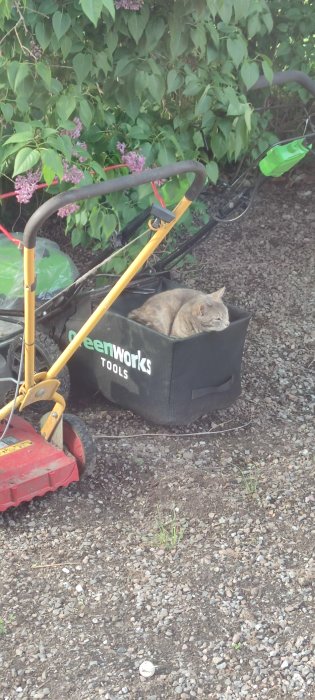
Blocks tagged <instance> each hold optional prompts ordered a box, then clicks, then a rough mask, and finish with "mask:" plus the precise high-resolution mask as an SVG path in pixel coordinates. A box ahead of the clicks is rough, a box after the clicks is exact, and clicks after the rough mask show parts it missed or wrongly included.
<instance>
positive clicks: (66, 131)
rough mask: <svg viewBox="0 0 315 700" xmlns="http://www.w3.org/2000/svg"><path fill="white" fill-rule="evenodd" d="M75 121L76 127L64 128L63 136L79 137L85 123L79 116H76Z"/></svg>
mask: <svg viewBox="0 0 315 700" xmlns="http://www.w3.org/2000/svg"><path fill="white" fill-rule="evenodd" d="M73 121H74V123H75V124H76V126H75V127H74V129H62V131H61V134H63V136H70V138H71V139H78V138H79V136H80V134H81V131H82V129H83V124H82V122H81V120H80V119H79V117H74V120H73Z"/></svg>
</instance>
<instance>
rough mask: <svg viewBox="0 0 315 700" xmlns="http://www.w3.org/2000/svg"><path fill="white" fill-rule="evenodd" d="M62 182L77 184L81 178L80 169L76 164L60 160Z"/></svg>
mask: <svg viewBox="0 0 315 700" xmlns="http://www.w3.org/2000/svg"><path fill="white" fill-rule="evenodd" d="M62 165H63V176H62V179H63V181H64V182H72V184H73V185H78V184H79V182H81V180H82V178H83V172H82V170H79V168H77V166H76V165H71V166H70V165H69V163H67V161H66V160H63V161H62Z"/></svg>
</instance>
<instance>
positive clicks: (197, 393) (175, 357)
mask: <svg viewBox="0 0 315 700" xmlns="http://www.w3.org/2000/svg"><path fill="white" fill-rule="evenodd" d="M178 286H179V284H178V283H177V284H175V283H174V282H171V281H169V280H166V279H163V281H162V283H160V284H159V287H158V288H157V289H156V290H155V292H152V290H151V294H152V293H156V292H157V291H164V290H166V289H171V288H175V287H178ZM148 296H149V294H148V295H147V296H144V295H143V294H139V293H135V292H130V291H128V292H126V293H124V294H123V295H122V296H121V297H120V298H119V299H118V300H117V302H115V304H114V305H113V306H112V307H111V309H110V310H109V311H108V312H107V313H106V314H105V316H104V318H103V320H102V321H101V322H100V323H99V324H98V325H97V326H96V328H95V329H94V331H93V332H92V333H91V335H90V337H89V338H87V339H86V340H85V342H84V343H83V345H82V346H81V348H80V349H79V351H78V352H77V353H76V355H75V356H74V359H73V360H72V367H71V369H72V372H73V373H74V374H75V376H77V377H78V378H80V380H81V381H82V379H84V380H85V381H87V382H88V383H89V385H90V387H91V388H92V389H96V388H98V389H99V390H100V392H101V393H102V394H103V395H104V397H105V398H106V399H109V400H110V401H113V402H114V403H116V404H119V406H121V407H123V408H127V409H130V410H131V411H133V412H134V413H137V414H139V415H140V416H143V418H145V419H146V420H148V421H152V422H154V423H157V424H161V425H186V424H189V423H191V422H192V421H194V420H196V419H197V418H199V417H200V416H202V415H204V414H207V413H209V412H211V411H213V410H216V409H220V408H225V407H227V406H229V405H230V404H232V403H233V402H234V401H235V399H236V398H237V397H238V396H239V394H240V391H241V379H240V373H241V362H242V354H243V348H244V342H245V336H246V330H247V326H248V323H249V314H248V313H247V312H246V311H242V310H240V309H238V308H235V307H232V306H229V313H230V325H229V326H228V328H226V329H225V330H224V331H220V332H215V331H212V332H208V333H201V334H200V335H195V336H192V337H190V338H185V339H177V338H170V337H168V336H164V335H162V334H160V333H157V332H156V331H154V330H152V329H150V328H148V327H146V326H142V325H140V324H139V323H136V322H135V321H132V320H131V319H128V318H127V314H128V313H129V311H131V309H134V308H136V307H138V306H140V305H141V304H142V303H143V302H144V301H145V299H146V298H148ZM91 311H92V309H91V305H89V304H87V305H86V306H85V307H82V305H80V307H79V309H78V311H77V312H76V313H75V314H74V315H73V316H72V317H70V318H69V319H68V321H67V323H66V332H65V335H64V336H63V340H64V341H69V340H71V339H72V338H73V337H74V335H75V333H76V332H77V331H78V330H79V328H80V327H81V325H82V323H83V322H84V321H85V320H86V319H87V318H88V316H89V315H90V313H91Z"/></svg>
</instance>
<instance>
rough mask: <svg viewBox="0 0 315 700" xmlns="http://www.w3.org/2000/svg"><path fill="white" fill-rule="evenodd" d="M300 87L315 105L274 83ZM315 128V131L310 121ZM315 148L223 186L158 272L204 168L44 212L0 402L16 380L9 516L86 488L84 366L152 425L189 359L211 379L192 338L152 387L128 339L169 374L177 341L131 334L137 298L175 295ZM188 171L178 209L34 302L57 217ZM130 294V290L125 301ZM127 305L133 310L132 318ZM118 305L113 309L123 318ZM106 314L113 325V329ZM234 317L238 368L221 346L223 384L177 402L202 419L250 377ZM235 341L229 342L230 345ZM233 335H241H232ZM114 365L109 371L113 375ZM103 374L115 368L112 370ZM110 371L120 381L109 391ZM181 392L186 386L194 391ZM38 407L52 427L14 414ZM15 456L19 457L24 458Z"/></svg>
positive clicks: (132, 229)
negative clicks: (52, 219)
mask: <svg viewBox="0 0 315 700" xmlns="http://www.w3.org/2000/svg"><path fill="white" fill-rule="evenodd" d="M291 81H296V82H298V83H300V84H301V85H303V86H304V87H305V88H306V89H308V90H309V91H310V92H311V94H312V95H315V83H314V82H313V81H312V80H311V79H310V78H309V77H308V76H307V75H304V74H303V73H300V72H297V71H284V72H283V73H276V74H274V78H273V83H274V84H278V85H282V84H284V83H287V82H291ZM268 86H269V83H268V82H267V81H266V80H265V78H260V79H259V80H258V82H257V83H256V85H255V86H254V88H255V89H259V88H264V87H268ZM309 123H310V124H311V121H309ZM311 126H312V124H311ZM313 139H314V130H313V129H312V130H311V132H310V133H304V134H303V136H302V137H299V138H294V139H287V140H285V141H282V142H279V143H278V144H275V145H274V146H273V147H272V148H271V149H267V151H266V152H265V153H264V154H262V157H260V158H259V159H257V162H258V161H260V162H259V168H260V171H261V174H260V176H259V180H258V183H256V184H254V185H249V184H248V175H249V170H247V171H246V172H245V173H244V175H242V176H239V177H237V178H236V180H234V182H233V183H232V185H229V186H227V187H224V194H223V198H222V199H223V203H220V204H219V205H218V206H217V208H216V211H215V213H212V214H211V217H210V220H209V221H208V222H207V223H206V224H205V225H204V226H203V227H201V228H200V229H199V230H198V231H197V232H195V233H193V234H192V235H190V236H189V237H188V236H187V234H185V233H184V234H183V237H182V238H181V237H180V236H179V238H178V240H177V244H176V246H175V247H174V249H173V250H172V251H171V252H167V251H166V250H164V249H163V255H162V256H161V257H160V258H159V259H156V258H154V259H153V262H152V257H151V256H152V253H153V252H154V251H155V249H156V248H157V246H159V244H160V243H161V242H162V241H163V239H164V238H165V237H166V236H167V234H168V233H169V231H170V230H171V229H172V228H173V226H174V225H175V224H176V223H177V222H178V221H179V220H180V218H181V217H182V215H183V214H184V212H185V211H186V209H187V208H188V207H189V206H190V203H191V201H192V200H193V199H195V198H196V197H197V196H198V195H199V194H200V193H201V192H202V189H203V186H204V182H205V170H204V168H203V166H201V165H200V164H196V163H194V162H183V163H178V164H177V165H173V166H168V167H165V168H157V169H154V170H147V171H144V172H143V173H139V174H137V175H129V176H124V177H119V178H117V179H115V180H111V181H110V182H105V183H101V184H98V185H91V186H88V187H84V188H80V189H76V190H69V191H68V192H65V193H63V194H61V195H57V196H56V197H53V198H52V199H51V200H49V201H48V202H46V203H45V204H43V205H42V206H41V207H40V208H39V209H38V210H37V211H36V212H35V213H34V214H33V216H32V217H31V218H30V220H29V221H28V223H27V225H26V228H25V232H24V237H23V249H24V256H23V257H24V306H22V304H21V302H19V304H14V308H12V307H11V308H2V310H0V321H1V334H0V353H1V354H0V394H1V393H2V396H7V395H8V389H9V387H11V386H12V383H10V379H13V381H14V382H15V386H16V388H15V395H14V397H13V398H11V400H10V401H7V403H6V404H5V406H4V407H3V409H2V410H0V421H1V423H0V511H1V510H6V509H7V508H9V507H10V506H12V505H18V504H19V503H20V502H22V501H27V500H31V499H32V498H33V497H34V496H36V495H42V494H44V493H46V492H47V491H53V490H55V489H57V488H58V487H59V486H62V485H63V486H66V485H67V484H69V483H70V482H72V481H77V480H78V479H79V478H80V477H81V476H83V474H84V473H87V471H88V468H91V466H92V464H93V443H92V440H91V438H90V437H89V434H88V431H87V430H86V428H85V426H84V424H83V423H82V421H81V420H80V419H79V418H78V417H76V416H70V415H68V414H66V413H65V412H64V409H65V400H64V399H65V397H67V394H68V392H69V386H70V377H69V369H68V366H69V365H70V366H71V365H73V367H74V369H75V370H76V371H77V372H78V373H79V376H80V380H81V378H82V377H83V376H85V377H86V379H87V380H88V383H89V385H90V386H92V387H93V388H95V389H98V390H100V391H101V392H102V393H103V394H104V396H106V397H108V398H110V399H111V400H113V401H116V402H117V403H119V404H120V405H122V406H126V407H127V408H128V407H130V408H133V407H134V406H135V407H136V412H138V413H140V414H142V415H144V416H145V417H149V418H150V417H151V419H152V420H155V421H156V422H163V421H160V420H159V415H158V414H156V412H154V411H155V409H153V408H152V405H153V404H158V403H159V400H158V398H157V393H158V390H160V389H161V387H162V388H163V391H164V395H163V397H162V398H163V401H164V408H163V411H164V414H165V406H166V404H167V405H168V406H171V403H172V400H173V399H172V397H170V396H169V395H166V393H165V392H166V387H168V386H170V385H171V386H172V387H174V386H175V387H176V380H177V379H178V376H179V375H180V373H181V377H182V376H183V371H184V370H183V368H185V367H187V361H188V364H191V365H192V364H193V363H191V362H190V357H192V356H193V355H194V353H195V352H196V353H198V363H196V364H200V365H201V366H202V371H203V373H204V372H206V371H207V366H208V365H209V361H208V359H209V354H208V353H209V346H208V345H205V349H204V355H205V358H206V359H205V361H202V362H201V361H199V359H200V353H201V356H202V353H203V350H202V351H201V349H200V345H198V346H197V345H195V342H196V341H195V339H193V338H192V339H188V341H189V346H188V345H187V348H186V346H185V343H187V341H181V345H178V344H177V346H176V347H175V346H174V347H173V346H172V348H171V350H170V348H169V347H168V349H167V352H168V353H169V358H171V359H169V360H168V363H169V364H170V363H173V356H174V357H175V355H176V358H177V359H176V363H177V364H176V365H173V364H172V366H171V369H170V371H169V372H166V371H164V369H163V371H162V370H161V372H160V374H158V377H157V379H156V381H155V383H153V384H149V383H148V378H149V371H148V369H149V367H150V364H148V362H150V361H151V360H150V358H148V357H147V356H145V354H143V353H142V354H141V350H139V348H138V346H137V350H136V352H134V353H130V351H129V349H128V347H127V346H128V341H129V340H130V341H132V342H137V338H138V339H139V337H140V341H141V345H140V347H142V348H143V347H146V346H147V345H148V343H149V344H150V343H151V348H152V351H154V352H155V353H156V355H161V357H162V362H163V364H167V363H164V361H163V353H164V351H166V349H165V348H166V343H170V342H172V341H170V339H168V338H166V339H165V342H164V340H163V338H162V337H161V336H160V337H157V336H159V334H156V333H155V332H154V331H150V329H143V331H139V324H135V323H134V322H132V321H129V322H128V324H127V325H126V320H127V319H126V315H127V312H128V310H130V308H132V306H133V305H135V304H136V303H138V304H139V305H140V303H141V301H140V302H139V301H138V302H135V299H136V298H138V300H139V296H140V297H141V296H142V297H143V295H148V294H153V293H155V292H156V291H160V290H161V289H163V288H165V284H170V285H171V282H169V281H168V278H169V275H170V271H171V268H172V266H173V265H174V263H175V262H177V261H179V260H180V259H181V258H183V257H184V256H185V255H186V253H187V252H188V251H189V250H190V249H191V248H192V247H193V246H194V245H196V244H197V243H199V242H200V241H202V240H204V239H205V238H206V237H207V236H208V235H209V234H210V232H211V230H212V229H213V228H214V227H215V226H216V225H217V223H218V222H220V221H224V222H226V221H234V220H237V219H238V218H240V217H241V216H244V215H245V214H246V212H247V211H248V209H249V207H250V206H251V205H252V203H253V200H254V196H255V193H256V191H257V187H258V185H259V183H260V182H261V181H262V180H263V179H264V177H266V176H279V175H281V174H283V173H285V172H286V171H287V170H289V169H290V168H291V167H293V165H295V164H296V163H298V162H299V161H300V160H301V159H302V158H303V157H304V156H305V155H307V153H310V152H311V142H312V140H313ZM254 165H255V163H254ZM252 167H253V166H251V168H252ZM251 168H250V169H251ZM187 172H192V173H194V174H195V180H194V182H193V184H192V185H191V187H190V188H189V190H188V191H187V193H186V196H185V197H184V198H183V199H182V200H181V202H180V203H179V204H178V205H177V206H176V207H175V209H174V210H173V211H170V210H168V209H166V208H163V207H162V206H157V205H156V204H155V205H153V206H152V207H151V208H150V209H147V210H145V211H142V212H141V213H140V214H139V215H138V216H137V217H135V218H134V219H133V220H132V221H131V222H130V223H129V224H128V225H127V226H126V227H125V228H124V229H123V230H122V231H121V232H120V234H119V236H118V237H115V239H114V240H113V241H112V242H111V243H110V244H109V245H108V246H107V248H106V250H103V251H102V254H101V256H100V257H99V259H97V260H96V261H95V264H94V266H93V268H92V269H90V270H88V271H87V272H86V273H84V274H83V275H81V276H80V277H78V278H77V279H75V280H74V281H72V282H71V283H70V284H68V285H66V286H65V287H64V288H63V289H61V290H60V291H58V292H57V293H55V294H53V297H52V298H47V297H46V298H43V297H42V298H39V296H38V295H37V296H35V294H36V291H37V290H36V283H35V271H34V262H35V243H36V234H37V232H38V230H39V228H40V227H41V225H42V224H43V223H44V221H45V220H46V219H47V218H48V217H49V216H50V215H52V214H53V213H54V212H56V211H57V210H58V208H60V207H61V206H65V205H66V204H69V203H73V202H76V201H79V200H80V199H85V198H89V197H94V196H100V195H105V196H106V194H108V193H110V192H118V191H120V190H123V189H127V188H128V187H136V186H139V185H141V184H144V183H147V182H152V181H156V180H160V179H165V178H168V177H171V176H175V175H180V174H182V173H187ZM148 220H149V224H148V225H149V229H150V235H151V238H150V240H149V242H148V243H147V244H146V245H145V247H144V248H143V250H142V251H141V253H140V254H139V255H138V256H137V257H136V259H135V260H134V262H133V263H131V265H130V266H129V267H128V269H127V270H126V272H125V273H124V274H123V275H122V276H121V278H120V279H118V280H117V281H116V282H115V284H114V285H112V284H111V285H107V286H104V285H103V286H101V287H97V286H95V287H91V285H90V286H88V285H89V282H90V280H91V278H92V277H93V275H97V274H98V273H99V271H100V270H101V269H102V267H103V265H104V263H105V262H106V261H107V260H108V257H110V256H113V255H115V254H116V253H117V250H118V251H119V252H121V251H122V250H124V248H125V246H128V243H129V242H130V241H132V240H134V237H135V235H136V234H137V233H138V231H139V229H140V228H141V227H142V226H143V224H144V222H147V221H148ZM141 235H142V234H141ZM149 258H151V260H149ZM140 270H141V272H140ZM165 280H166V282H165ZM163 285H164V286H163ZM177 286H178V284H177ZM126 288H128V289H127V291H124V290H126ZM104 295H105V296H104ZM123 300H125V308H124V309H123V310H122V308H121V304H123ZM112 305H114V306H113V307H112ZM110 307H112V308H113V309H114V311H113V312H112V309H111V308H110ZM105 312H107V313H106V325H103V324H104V323H105V319H103V317H104V314H105ZM231 315H232V319H233V323H231V324H230V326H231V328H230V330H229V329H226V331H223V332H222V334H217V336H218V335H221V336H222V339H223V340H222V342H223V345H224V348H223V349H224V352H226V351H227V350H229V348H230V347H231V340H233V342H234V341H235V340H236V341H237V342H238V351H237V353H236V357H232V356H229V352H228V351H227V361H228V363H229V365H232V366H229V368H228V370H229V371H227V367H226V366H224V363H223V365H222V362H221V359H220V358H221V356H222V345H220V344H219V341H216V340H215V341H214V339H213V338H212V339H211V343H212V346H211V353H213V355H212V359H213V363H212V364H213V366H214V368H215V372H214V374H215V376H212V375H211V377H210V378H208V381H207V382H205V381H203V382H201V380H200V377H199V376H198V377H196V375H195V374H193V376H192V378H191V381H192V382H193V384H192V386H190V384H189V381H187V382H184V384H186V385H187V386H188V389H189V393H190V395H189V400H188V398H187V395H186V394H185V395H184V394H181V395H180V396H179V398H178V402H179V403H180V404H181V405H186V406H193V407H195V406H197V409H198V411H199V413H200V411H202V410H203V409H204V406H206V407H207V409H209V407H212V408H215V407H223V406H226V405H229V403H231V401H232V400H234V399H235V398H236V396H237V395H238V394H239V391H240V381H239V367H240V361H241V355H242V349H243V344H244V339H245V331H246V327H247V324H248V320H249V317H248V315H246V313H242V312H241V313H240V312H239V310H237V309H231ZM117 319H118V321H117ZM116 321H117V323H118V322H119V323H120V324H122V325H121V327H120V328H119V333H121V334H122V337H123V339H124V344H122V343H112V342H110V340H111V339H110V338H109V337H108V332H109V330H111V332H113V330H115V328H114V326H115V323H116ZM116 326H117V324H116ZM135 326H138V328H137V329H136V328H135ZM116 331H117V327H116V330H115V332H116ZM139 332H140V333H141V332H143V333H144V335H143V336H139V335H137V334H138V333H139ZM150 332H151V334H152V333H153V336H152V335H151V337H149V336H148V335H147V333H150ZM225 333H227V336H224V334H225ZM229 333H232V334H233V333H235V335H234V336H233V335H232V336H228V334H229ZM135 334H136V335H135ZM201 335H206V334H201ZM207 335H209V334H207ZM211 335H212V336H213V335H214V334H211ZM161 338H162V339H161ZM199 338H201V336H199ZM224 338H225V340H224ZM140 341H139V342H140ZM198 342H199V341H198ZM200 342H206V339H205V338H204V339H202V338H201V340H200ZM207 342H208V340H207ZM216 342H217V343H218V344H217V345H216ZM220 342H221V341H220ZM61 350H62V351H61ZM93 353H95V354H94V356H93ZM115 353H116V356H115ZM95 355H97V357H98V360H99V361H98V363H97V362H96V361H95V360H92V361H91V358H92V357H95ZM23 359H24V379H23V381H22V371H23V370H22V364H23ZM114 360H117V361H114ZM206 360H207V361H206ZM107 363H110V369H109V365H108V366H107ZM233 363H234V365H233ZM133 364H134V366H132V365H133ZM219 367H221V369H222V371H221V376H220V372H218V368H219ZM101 369H103V370H104V369H105V370H106V372H104V371H101ZM107 370H108V371H109V372H111V380H110V383H108V382H109V379H108V376H109V375H108V372H107ZM124 373H127V374H124ZM135 374H136V379H135ZM114 375H116V376H114ZM77 376H78V374H77ZM126 376H127V378H128V381H129V380H130V385H129V387H128V390H127V389H126V386H127V384H126V381H125V380H126ZM139 378H140V379H139ZM142 380H143V381H142ZM196 382H197V384H196ZM180 384H181V386H182V385H183V382H182V381H181V382H180ZM109 387H110V388H109ZM117 387H118V388H117ZM130 397H131V398H130ZM4 400H5V399H4ZM37 402H40V406H41V407H42V409H43V410H44V409H45V410H46V409H47V407H49V408H50V410H49V413H48V414H47V415H45V416H44V417H43V419H42V421H41V425H40V431H39V432H38V430H36V429H35V428H33V427H32V426H31V425H30V423H28V422H26V421H25V420H24V419H22V418H21V417H18V416H15V414H14V412H15V410H19V411H22V410H24V409H25V408H27V407H29V406H31V407H32V406H34V403H35V404H36V403H37ZM150 402H151V403H150ZM205 402H206V403H205ZM52 403H53V406H52V407H51V404H52ZM162 403H163V402H162ZM173 403H174V402H173ZM161 405H162V404H161ZM150 411H151V414H150ZM176 411H177V413H176ZM203 412H206V411H205V410H203ZM195 415H196V414H195V413H194V410H193V409H192V411H191V412H190V413H189V415H188V414H187V417H188V418H189V420H192V419H194V417H195ZM197 415H199V414H198V413H197ZM181 418H182V416H181V414H179V413H178V410H177V407H176V406H175V408H174V407H171V410H170V415H169V420H168V422H169V423H173V424H177V423H178V422H183V421H181ZM185 418H186V416H185ZM1 433H2V435H1ZM15 452H16V453H17V454H16V455H14V454H13V453H15Z"/></svg>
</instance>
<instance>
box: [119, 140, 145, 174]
mask: <svg viewBox="0 0 315 700" xmlns="http://www.w3.org/2000/svg"><path fill="white" fill-rule="evenodd" d="M116 148H117V151H119V153H121V162H122V163H123V164H124V165H126V166H127V167H128V168H129V170H130V171H131V172H132V173H141V172H142V170H143V168H144V166H145V157H144V156H142V155H141V154H140V153H137V151H127V152H126V144H125V143H121V142H120V141H118V143H117V144H116Z"/></svg>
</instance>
